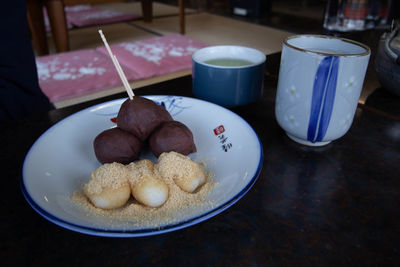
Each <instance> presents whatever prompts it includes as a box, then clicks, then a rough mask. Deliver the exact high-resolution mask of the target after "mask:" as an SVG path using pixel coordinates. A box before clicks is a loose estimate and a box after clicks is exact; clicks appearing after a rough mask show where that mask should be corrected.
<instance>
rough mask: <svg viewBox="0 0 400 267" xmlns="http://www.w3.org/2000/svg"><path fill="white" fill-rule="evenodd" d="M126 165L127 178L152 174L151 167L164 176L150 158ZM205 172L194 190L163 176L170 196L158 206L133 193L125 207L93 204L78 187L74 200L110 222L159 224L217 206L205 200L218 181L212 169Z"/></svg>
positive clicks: (156, 174) (171, 221)
mask: <svg viewBox="0 0 400 267" xmlns="http://www.w3.org/2000/svg"><path fill="white" fill-rule="evenodd" d="M135 166H136V167H137V168H135ZM150 167H151V168H150ZM127 169H128V172H129V174H128V177H129V178H128V180H129V181H130V182H131V181H137V180H136V179H141V178H142V177H145V176H146V175H147V174H149V171H150V172H151V171H153V172H154V176H155V177H161V175H160V174H159V173H158V168H156V167H154V164H153V163H152V162H151V161H147V160H141V161H138V162H135V163H131V164H130V165H127ZM205 176H206V182H205V183H204V184H203V185H202V186H201V187H200V188H199V189H198V190H196V191H195V192H194V193H187V192H185V191H183V190H182V189H181V188H180V187H179V186H177V185H176V184H175V182H174V180H173V178H172V177H162V180H163V181H164V182H165V183H166V184H167V186H168V188H169V196H168V200H167V201H166V202H165V203H164V204H163V205H162V206H161V207H158V208H151V207H146V206H144V205H142V204H140V203H139V202H137V201H136V200H135V199H134V198H133V197H132V196H131V198H130V199H129V200H128V202H127V203H126V204H125V205H124V206H123V207H121V208H118V209H113V210H103V209H99V208H96V207H94V206H93V205H92V204H91V203H90V201H89V200H88V198H87V197H86V195H85V194H84V192H83V191H82V190H78V191H76V192H75V193H74V194H73V195H72V200H73V201H74V202H75V203H77V204H79V205H80V206H82V207H83V208H84V209H86V210H88V211H89V212H90V213H93V214H96V215H100V216H104V217H106V218H108V219H109V220H110V221H111V222H112V221H115V222H118V223H121V222H123V223H125V224H126V225H129V226H130V227H132V226H134V227H144V228H147V227H159V226H162V225H166V224H170V223H174V222H178V221H180V220H182V219H185V216H187V214H188V213H190V212H191V211H193V209H196V210H200V211H205V210H207V209H209V208H212V207H213V206H214V205H213V203H212V202H211V201H208V200H206V196H207V195H208V194H209V193H210V191H211V190H212V188H213V187H214V186H215V185H216V183H215V182H213V181H212V178H211V175H210V173H205ZM135 177H136V178H135Z"/></svg>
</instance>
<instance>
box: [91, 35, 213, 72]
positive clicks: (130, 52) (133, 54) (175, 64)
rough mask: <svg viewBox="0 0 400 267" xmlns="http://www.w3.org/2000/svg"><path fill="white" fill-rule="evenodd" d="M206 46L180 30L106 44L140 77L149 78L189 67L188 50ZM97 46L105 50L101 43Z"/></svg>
mask: <svg viewBox="0 0 400 267" xmlns="http://www.w3.org/2000/svg"><path fill="white" fill-rule="evenodd" d="M206 46H207V44H204V43H201V42H198V41H195V40H192V39H189V38H187V37H185V36H182V35H180V34H172V35H166V36H161V37H155V38H151V39H147V40H141V41H136V42H124V43H120V44H116V45H112V46H110V47H111V50H112V51H113V53H114V54H115V56H116V57H117V59H118V61H119V62H120V63H121V64H123V65H125V66H127V67H129V68H130V69H131V70H134V71H135V72H136V73H137V74H138V75H139V76H140V77H141V78H149V77H153V76H157V75H162V74H166V73H171V72H176V71H180V70H184V69H189V68H191V67H192V54H193V53H194V52H195V51H197V50H198V49H200V48H203V47H206ZM97 50H98V51H100V52H102V53H103V54H107V50H106V49H105V48H104V47H100V48H98V49H97Z"/></svg>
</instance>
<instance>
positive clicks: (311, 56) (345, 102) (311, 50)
mask: <svg viewBox="0 0 400 267" xmlns="http://www.w3.org/2000/svg"><path fill="white" fill-rule="evenodd" d="M370 54H371V50H370V49H369V47H367V46H366V45H363V44H361V43H358V42H355V41H352V40H348V39H344V38H337V37H332V36H324V35H296V36H291V37H288V38H287V39H286V40H285V41H284V43H283V49H282V57H281V65H280V71H279V81H278V91H277V95H276V105H275V116H276V119H277V121H278V123H279V125H280V126H281V127H282V128H283V129H284V130H285V131H286V134H287V135H288V136H289V137H290V138H291V139H293V140H294V141H296V142H299V143H301V144H304V145H310V146H322V145H326V144H328V143H330V142H331V141H332V140H335V139H338V138H340V137H341V136H343V135H344V134H345V133H346V132H347V131H348V130H349V128H350V126H351V124H352V122H353V117H354V114H355V111H356V108H357V104H358V100H359V97H360V94H361V90H362V85H363V82H364V77H365V73H366V70H367V66H368V62H369V57H370Z"/></svg>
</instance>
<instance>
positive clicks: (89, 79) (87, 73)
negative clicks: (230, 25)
mask: <svg viewBox="0 0 400 267" xmlns="http://www.w3.org/2000/svg"><path fill="white" fill-rule="evenodd" d="M99 38H100V37H99ZM206 46H207V45H206V44H204V43H201V42H198V41H194V40H191V39H189V38H187V37H185V36H182V35H179V34H173V35H167V36H162V37H155V38H151V39H147V40H141V41H135V42H125V43H121V44H115V45H111V50H112V52H113V53H114V54H115V55H116V57H117V59H118V61H119V63H120V65H121V67H122V69H123V71H124V73H125V75H126V77H127V79H128V80H129V81H130V82H132V81H134V80H138V79H144V78H149V77H154V76H158V75H163V74H167V73H173V72H177V71H180V70H185V69H190V68H191V67H192V55H193V53H194V52H195V51H197V50H198V49H200V48H202V47H206ZM36 65H37V69H38V75H39V84H40V87H41V88H42V90H43V92H44V93H45V94H46V95H47V97H48V98H49V99H50V101H51V102H52V103H54V102H58V101H63V100H67V99H71V98H76V97H80V96H84V95H88V94H91V93H95V92H99V91H102V90H107V89H110V88H114V87H117V86H122V82H121V80H120V78H119V76H118V73H117V71H116V70H115V67H114V65H113V63H112V61H111V59H110V56H109V55H108V53H107V50H106V49H105V48H104V47H103V46H101V47H98V48H97V49H92V50H79V51H73V52H67V53H59V54H54V55H50V56H43V57H37V58H36Z"/></svg>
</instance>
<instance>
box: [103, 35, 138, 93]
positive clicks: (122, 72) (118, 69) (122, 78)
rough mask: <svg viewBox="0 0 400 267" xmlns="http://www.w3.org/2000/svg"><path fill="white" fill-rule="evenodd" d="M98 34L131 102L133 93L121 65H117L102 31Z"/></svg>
mask: <svg viewBox="0 0 400 267" xmlns="http://www.w3.org/2000/svg"><path fill="white" fill-rule="evenodd" d="M99 34H100V36H101V39H102V40H103V42H104V45H105V47H106V49H107V52H108V54H109V55H110V57H111V60H112V62H113V63H114V66H115V69H116V70H117V72H118V75H119V78H120V79H121V81H122V84H123V85H124V87H125V90H126V92H127V93H128V96H129V99H130V100H132V99H133V97H134V95H135V94H134V93H133V91H132V88H131V87H130V85H129V83H128V80H127V79H126V76H125V74H124V71H123V70H122V68H121V65H120V64H119V62H118V60H117V57H116V56H115V55H114V54H113V53H112V52H111V48H110V46H109V45H108V43H107V40H106V37H105V36H104V34H103V31H102V30H101V29H99Z"/></svg>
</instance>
